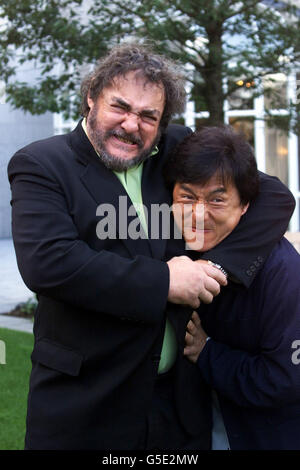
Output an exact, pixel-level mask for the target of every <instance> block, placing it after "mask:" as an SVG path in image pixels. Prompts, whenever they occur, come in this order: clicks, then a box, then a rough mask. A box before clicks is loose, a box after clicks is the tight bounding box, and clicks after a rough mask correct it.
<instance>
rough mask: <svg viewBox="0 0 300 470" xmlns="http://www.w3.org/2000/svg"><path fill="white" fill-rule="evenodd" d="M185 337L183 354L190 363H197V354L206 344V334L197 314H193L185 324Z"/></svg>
mask: <svg viewBox="0 0 300 470" xmlns="http://www.w3.org/2000/svg"><path fill="white" fill-rule="evenodd" d="M186 329H187V332H186V335H185V344H186V346H185V348H184V351H183V354H184V355H185V356H186V357H187V358H188V359H189V360H190V361H191V362H195V363H196V362H197V360H198V357H199V354H200V353H201V351H202V349H203V348H204V346H205V344H206V339H207V337H208V336H207V334H206V333H205V331H204V330H203V328H202V326H201V320H200V318H199V315H198V314H197V312H193V314H192V317H191V319H190V321H189V322H188V324H187V327H186Z"/></svg>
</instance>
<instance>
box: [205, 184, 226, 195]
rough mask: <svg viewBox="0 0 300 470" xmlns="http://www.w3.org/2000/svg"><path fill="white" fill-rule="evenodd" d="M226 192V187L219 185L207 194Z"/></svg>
mask: <svg viewBox="0 0 300 470" xmlns="http://www.w3.org/2000/svg"><path fill="white" fill-rule="evenodd" d="M226 192H227V190H226V188H225V187H224V186H220V187H219V188H216V189H214V190H213V191H211V192H210V193H209V195H210V196H212V195H213V194H223V193H226Z"/></svg>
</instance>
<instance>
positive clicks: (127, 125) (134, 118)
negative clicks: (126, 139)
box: [121, 112, 140, 134]
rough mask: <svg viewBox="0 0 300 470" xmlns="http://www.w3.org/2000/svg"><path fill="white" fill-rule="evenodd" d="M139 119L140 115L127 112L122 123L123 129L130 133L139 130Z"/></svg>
mask: <svg viewBox="0 0 300 470" xmlns="http://www.w3.org/2000/svg"><path fill="white" fill-rule="evenodd" d="M139 119H140V117H139V116H138V115H137V114H135V113H130V112H128V113H126V115H125V116H124V119H123V121H122V123H121V127H122V129H124V131H126V132H127V133H128V134H131V133H134V132H137V131H138V130H139Z"/></svg>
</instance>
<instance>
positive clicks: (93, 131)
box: [87, 108, 161, 171]
mask: <svg viewBox="0 0 300 470" xmlns="http://www.w3.org/2000/svg"><path fill="white" fill-rule="evenodd" d="M87 119H88V123H89V137H90V139H91V142H92V144H93V146H94V148H95V150H96V152H97V153H98V154H99V158H100V160H101V161H102V163H103V164H104V165H105V166H106V168H108V169H109V170H112V171H125V170H129V169H130V168H133V167H135V166H138V165H139V164H140V163H142V162H144V161H145V160H147V159H148V158H149V157H150V156H151V153H152V151H153V150H154V148H155V147H156V145H157V144H158V142H159V140H160V137H161V131H160V129H159V130H158V132H157V135H156V137H155V139H154V140H153V142H152V144H151V145H150V146H149V147H147V148H145V149H144V150H141V151H140V152H139V153H138V155H137V156H136V157H133V158H130V159H128V160H127V159H125V158H119V157H117V156H114V155H111V154H110V153H109V152H107V150H106V147H105V142H106V140H107V139H108V138H109V137H112V136H115V137H122V138H123V139H127V140H129V141H130V142H132V143H134V144H136V145H137V146H138V148H139V149H142V148H143V142H142V141H141V140H140V139H138V138H137V137H135V136H134V135H132V134H128V133H127V132H125V131H121V130H119V131H117V130H109V131H103V130H101V129H99V127H98V122H97V109H96V108H94V109H93V110H92V111H90V113H89V115H88V118H87Z"/></svg>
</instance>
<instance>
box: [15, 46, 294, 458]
mask: <svg viewBox="0 0 300 470" xmlns="http://www.w3.org/2000/svg"><path fill="white" fill-rule="evenodd" d="M184 96H185V92H184V80H183V77H182V75H181V73H179V72H178V68H177V67H176V66H175V65H174V64H173V63H172V62H170V61H168V60H166V59H165V58H163V57H161V56H159V55H156V54H153V53H152V52H151V51H150V52H149V50H147V49H145V48H144V47H141V46H137V45H132V44H129V45H127V44H125V45H121V46H118V47H116V48H114V49H113V50H112V51H111V52H110V54H109V55H108V56H106V57H104V58H103V59H102V60H101V61H100V62H99V65H98V66H97V67H96V69H95V70H94V72H93V73H92V74H91V75H90V76H89V77H88V78H87V79H86V80H84V82H83V85H82V97H83V100H82V101H83V104H82V114H83V116H84V119H83V120H82V121H81V122H80V123H79V124H78V126H77V128H76V129H75V130H74V131H73V132H71V133H70V134H67V135H63V136H55V137H53V138H50V139H47V140H44V141H41V142H36V143H33V144H31V145H29V146H28V147H26V148H24V149H22V150H20V151H19V152H17V153H16V155H15V156H14V157H13V158H12V160H11V162H10V164H9V168H8V172H9V179H10V182H11V187H12V209H13V237H14V243H15V248H16V254H17V258H18V263H19V267H20V271H21V274H22V276H23V279H24V281H25V283H26V284H27V285H28V286H29V288H30V289H32V290H33V291H35V292H37V294H38V296H39V305H38V309H37V313H36V316H35V325H34V333H35V345H34V350H33V354H32V362H33V368H32V374H31V379H30V391H29V397H28V414H27V434H26V447H27V448H29V449H69V450H71V449H145V448H148V449H153V448H160V449H165V448H173V449H187V448H191V447H193V448H197V449H206V448H208V447H209V443H210V421H209V416H208V410H207V407H206V402H207V401H206V400H207V391H206V387H205V386H203V383H202V379H201V378H200V376H199V374H197V370H196V368H195V367H194V366H193V365H192V364H190V363H189V362H188V361H187V360H186V358H184V356H183V346H184V335H185V327H186V324H187V322H188V320H189V318H190V315H191V310H190V308H187V307H182V308H181V305H188V306H190V307H192V308H197V307H198V306H199V304H200V300H201V301H203V302H211V300H212V298H213V296H215V295H217V294H218V293H219V291H220V285H225V284H226V282H227V281H226V278H225V275H224V273H222V272H221V270H220V269H218V268H216V266H211V265H208V264H207V263H198V262H197V263H194V262H193V261H191V260H190V259H189V258H188V257H186V256H183V257H180V256H179V257H173V258H172V259H170V258H166V245H167V240H165V239H162V237H161V234H158V235H159V236H158V237H156V238H155V239H154V238H151V236H150V235H151V232H152V230H151V229H152V226H151V220H149V221H148V224H147V218H146V215H145V212H144V211H143V210H139V208H140V206H141V203H143V204H144V206H145V207H146V208H147V209H148V213H150V212H151V210H150V209H151V207H152V205H154V204H156V205H157V204H158V205H160V204H163V203H167V204H170V202H171V194H170V192H169V191H168V190H167V188H166V187H165V185H164V181H163V176H162V167H163V165H164V163H165V161H166V157H167V154H168V152H170V151H171V150H172V149H173V148H174V146H175V145H176V144H177V143H178V142H180V141H181V140H182V139H183V137H184V136H186V135H187V134H189V133H190V130H189V129H187V128H185V127H183V126H169V127H167V126H168V123H169V121H170V118H171V117H172V116H173V115H174V114H175V113H179V112H181V111H182V109H183V105H184ZM279 193H282V198H278V194H279ZM120 199H121V201H122V204H121V202H120ZM124 201H125V207H124ZM265 204H267V205H268V206H270V207H271V208H272V209H274V215H273V216H270V219H271V221H272V222H274V221H275V220H276V227H274V228H272V229H271V228H270V227H268V223H269V221H268V220H266V221H265V222H264V221H262V222H261V226H260V227H257V224H256V219H257V218H259V217H260V214H261V213H263V212H264V211H265ZM293 205H294V202H293V199H292V197H291V195H290V194H289V193H288V191H287V190H286V189H285V188H284V187H283V185H281V183H279V182H277V181H275V180H271V179H268V178H265V180H264V182H263V184H262V191H261V193H260V197H259V198H258V200H257V205H256V207H253V211H251V214H250V217H249V218H248V219H247V221H246V223H245V226H244V227H241V231H239V230H238V231H237V233H236V234H234V235H233V237H232V239H231V240H230V242H229V243H228V244H225V245H224V247H223V248H224V249H223V250H221V252H222V253H223V254H224V259H223V258H222V253H220V252H217V253H216V254H214V253H213V252H212V253H211V259H212V260H213V261H216V262H217V261H218V262H219V263H220V264H224V268H225V269H228V270H230V272H231V273H232V274H233V275H235V276H236V277H237V278H239V277H240V278H241V279H242V280H243V279H244V278H245V277H246V278H247V280H248V279H249V281H250V277H249V276H247V274H245V273H244V271H247V268H248V266H249V262H250V260H252V250H253V247H254V246H255V248H256V250H257V253H258V254H259V256H261V257H262V258H263V257H265V256H266V255H267V254H268V253H269V251H270V250H271V248H272V246H273V245H274V243H275V242H276V241H277V240H278V239H279V238H280V237H281V236H282V234H283V233H284V231H285V230H286V227H287V223H288V220H289V217H290V215H291V212H292V210H293ZM111 207H112V208H113V209H114V210H115V215H116V217H115V219H113V222H112V223H111V224H110V225H113V227H112V228H113V229H114V230H112V232H113V235H112V236H110V235H109V236H104V237H103V236H102V235H103V230H102V229H101V230H98V229H99V227H102V228H103V226H104V225H105V224H103V223H102V222H103V219H105V211H106V210H108V208H111ZM132 207H134V208H135V209H136V211H137V213H138V216H139V221H140V225H141V227H142V229H141V232H143V234H144V236H143V237H140V238H139V237H134V236H132V237H131V236H129V229H130V228H131V227H132V224H133V223H134V222H135V219H136V218H137V213H136V212H134V214H133V212H132ZM126 216H128V217H127V220H126V229H127V228H128V234H125V236H124V233H123V229H124V226H123V225H124V224H123V225H122V217H125V219H126ZM99 219H100V220H99ZM277 219H278V223H277ZM101 224H102V225H101ZM109 228H111V227H109ZM247 231H249V233H248V232H247ZM241 234H242V235H241ZM104 235H107V234H106V233H104ZM147 235H148V239H147ZM253 236H254V237H256V239H255V240H253ZM241 237H242V238H244V239H245V242H243V252H244V255H243V256H241V257H240V259H239V260H238V261H236V262H233V263H228V265H227V261H226V259H228V253H230V258H231V257H234V250H235V249H237V250H239V249H241V243H240V240H241ZM232 246H233V247H234V248H232ZM235 247H236V248H235ZM223 260H224V263H223ZM239 272H241V275H239ZM251 275H252V277H254V273H252V272H251ZM168 301H169V303H167V302H168ZM176 304H177V305H176ZM195 372H196V373H195ZM173 381H174V387H173ZM186 383H189V384H190V388H189V391H188V394H189V395H188V396H189V399H187V391H186V387H185V385H186ZM200 396H201V397H202V398H200ZM199 423H201V424H200V425H199Z"/></svg>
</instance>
